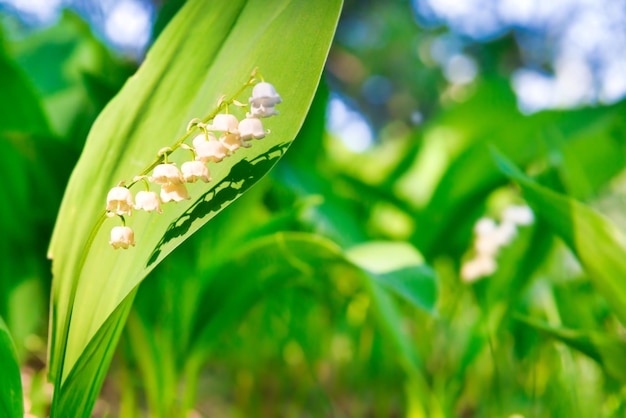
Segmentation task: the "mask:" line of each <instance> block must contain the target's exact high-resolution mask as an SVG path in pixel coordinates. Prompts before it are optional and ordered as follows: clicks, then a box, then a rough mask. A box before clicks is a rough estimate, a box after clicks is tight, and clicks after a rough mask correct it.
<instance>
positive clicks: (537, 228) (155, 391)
mask: <svg viewBox="0 0 626 418" xmlns="http://www.w3.org/2000/svg"><path fill="white" fill-rule="evenodd" d="M174 3H176V2H172V3H171V4H170V6H169V7H170V9H168V10H169V11H168V10H166V12H164V13H167V14H168V16H171V13H172V10H175V9H176V7H175V6H173V4H174ZM353 3H354V2H348V3H347V4H346V8H345V10H344V15H343V17H342V21H341V23H340V27H339V29H338V33H337V38H336V41H335V44H334V46H333V49H332V51H331V55H330V58H329V62H328V65H327V72H326V78H325V80H324V82H323V83H322V84H321V85H320V86H319V88H318V91H317V93H316V97H315V99H314V101H313V104H312V106H311V109H310V111H309V114H308V116H307V119H306V121H305V124H304V126H303V127H302V129H301V131H300V133H299V134H298V137H297V139H296V140H295V142H294V143H293V145H292V146H291V147H290V149H289V150H288V152H287V153H286V155H285V157H284V158H283V159H282V160H281V161H280V162H279V164H278V165H277V166H276V167H275V168H274V169H273V170H272V171H271V173H270V174H269V175H268V176H266V177H265V178H264V179H263V180H261V181H260V182H259V183H258V184H257V185H256V186H255V187H254V188H252V189H251V190H249V191H248V192H247V193H245V194H244V195H243V196H242V197H241V198H240V199H239V200H237V201H236V202H234V203H233V204H232V205H230V206H229V207H228V208H226V209H225V210H224V211H223V212H221V213H220V214H219V216H217V217H216V218H214V219H213V220H211V222H210V223H209V224H208V225H206V226H205V227H204V228H203V229H201V230H200V231H199V232H198V233H197V234H195V235H193V236H192V237H191V238H190V239H189V240H187V241H186V242H184V243H183V244H182V245H181V246H180V247H179V248H177V249H176V250H175V251H174V252H173V253H172V254H171V255H170V256H169V257H167V258H166V259H165V260H164V261H163V263H161V264H160V265H159V266H158V267H157V268H156V269H155V270H154V271H153V272H152V273H151V274H150V276H149V277H148V278H147V279H146V280H145V281H144V282H143V283H142V285H141V287H140V288H139V290H138V291H137V294H136V300H135V303H134V305H133V307H132V311H131V312H130V315H129V319H128V322H127V324H126V328H125V329H124V332H123V336H122V341H121V343H120V345H119V347H118V351H117V353H116V357H115V358H114V360H113V365H112V367H111V369H110V370H109V373H108V378H107V381H106V382H105V385H104V388H103V390H102V392H101V394H100V399H99V401H98V402H97V403H96V407H95V410H94V416H120V417H131V416H151V417H172V416H211V417H230V416H240V417H245V416H259V417H261V416H262V417H275V416H285V417H292V416H293V417H295V416H298V417H302V416H312V417H313V416H315V417H317V416H341V417H343V416H356V417H360V416H368V417H392V416H407V417H422V416H425V417H491V416H502V417H518V416H525V417H553V416H571V417H589V416H601V417H621V416H624V415H626V391H625V390H624V372H623V370H624V367H623V362H624V360H623V358H624V357H625V354H626V352H625V350H626V346H625V342H624V333H623V317H624V314H623V309H624V308H623V304H622V303H621V302H622V301H623V294H624V291H625V290H624V289H626V286H624V284H623V277H624V265H623V263H624V260H626V254H624V241H623V234H624V230H625V228H626V222H624V219H625V218H624V216H623V212H624V203H625V202H626V199H625V193H626V176H625V174H624V173H625V172H624V168H625V163H626V149H625V146H626V142H625V140H624V139H625V138H626V125H625V122H624V118H623V115H624V110H625V109H624V106H626V103H624V102H623V101H622V102H618V103H616V104H614V105H611V106H598V107H594V108H580V109H572V110H559V111H556V110H554V111H546V112H541V113H537V114H534V115H530V116H528V115H523V114H522V113H520V112H519V111H518V110H517V105H516V97H515V95H514V93H513V92H512V89H511V87H510V83H509V80H508V77H509V75H510V70H511V69H512V68H513V67H514V66H515V65H516V63H517V62H519V57H518V56H517V51H516V49H515V45H514V43H513V42H512V40H511V39H510V38H506V37H505V38H503V39H500V40H497V41H494V42H492V43H488V44H484V45H477V46H475V47H474V50H473V51H472V54H473V56H474V58H475V59H476V60H477V62H479V67H480V73H479V75H478V77H477V78H476V79H475V80H474V81H472V82H471V83H470V84H468V85H464V86H451V85H449V84H448V83H447V81H446V80H445V78H444V77H443V76H442V74H441V71H440V69H439V68H438V67H436V66H434V65H433V64H432V62H430V61H428V59H427V58H428V56H427V55H428V54H427V53H426V52H424V51H425V50H426V49H424V48H425V47H424V46H423V45H426V44H428V42H429V41H430V40H432V38H433V36H435V35H436V33H433V32H430V31H426V30H420V29H419V28H418V27H417V26H416V25H415V23H414V22H413V20H412V19H411V16H410V13H409V12H408V11H407V10H406V9H407V8H408V6H407V5H405V4H404V3H402V2H389V3H385V2H379V3H377V2H369V3H368V7H362V8H356V6H354V4H353ZM166 4H169V3H166ZM355 10H356V11H355ZM355 15H357V16H359V17H360V18H365V19H370V20H371V21H372V22H374V23H373V25H374V27H376V28H377V31H378V32H377V36H374V37H372V39H375V40H376V42H372V43H368V42H361V43H351V42H348V41H347V40H348V39H349V37H344V35H345V34H346V33H348V32H349V30H350V26H349V25H350V22H351V20H350V19H351V18H354V17H355ZM163 19H164V20H167V18H165V17H163V18H162V20H157V22H159V23H158V24H159V25H162V26H164V24H163ZM391 21H393V22H394V24H393V25H390V24H388V22H391ZM162 26H159V27H162ZM158 30H160V29H158ZM8 35H10V34H8ZM346 36H347V35H346ZM368 39H369V38H368ZM409 51H412V52H409ZM417 51H421V53H420V54H418V53H417ZM42 63H45V65H43V64H42ZM134 69H135V66H134V64H133V63H129V62H126V61H123V60H120V59H119V58H117V57H115V55H114V54H112V53H111V52H110V51H109V50H108V48H107V47H106V46H105V45H104V44H102V43H101V42H100V41H99V40H97V39H96V38H95V37H94V36H93V35H92V34H91V32H90V30H89V27H88V25H87V24H85V23H84V22H83V21H82V20H81V19H80V18H79V17H78V16H76V15H74V14H72V13H70V12H67V13H65V14H64V16H63V18H62V19H61V20H60V21H59V22H58V24H56V25H55V26H53V27H50V28H48V29H44V30H43V31H41V32H35V33H33V34H32V35H30V36H28V37H25V38H23V39H19V40H13V39H11V38H10V36H7V35H5V39H4V43H3V49H2V51H1V53H0V91H2V92H3V95H2V99H0V143H1V144H2V146H3V150H4V151H5V153H4V157H5V158H4V160H3V163H4V164H2V165H1V166H0V167H1V168H0V170H2V174H3V176H4V178H5V179H9V180H10V181H5V182H4V183H3V184H4V187H5V189H4V190H5V191H6V197H5V198H4V199H3V200H2V202H1V203H0V233H1V234H2V235H3V237H4V239H3V240H1V241H0V246H1V248H0V258H1V260H0V316H1V317H3V318H4V319H5V320H6V324H7V328H8V330H10V332H11V334H12V336H13V340H14V341H15V346H16V351H17V357H18V358H19V363H20V365H21V366H22V370H23V371H24V370H31V371H32V370H40V369H41V368H42V367H43V366H44V365H43V361H44V358H45V341H46V338H47V337H46V330H45V323H46V320H47V314H46V313H47V312H48V309H49V306H48V296H47V295H48V293H49V291H50V280H51V277H50V273H49V270H50V266H49V262H48V261H47V260H46V254H45V251H46V247H47V244H48V241H49V239H50V234H51V228H52V225H53V222H54V219H55V216H56V212H57V210H58V207H59V205H60V201H61V197H62V194H63V190H64V188H65V185H66V183H67V180H68V177H69V174H70V171H71V169H72V167H73V166H74V164H75V163H76V160H77V158H78V155H79V152H80V151H81V149H82V146H83V141H84V138H85V137H86V134H87V131H88V129H89V127H90V126H91V124H92V123H93V120H94V118H95V116H96V115H97V114H98V113H99V112H100V110H101V109H102V108H103V106H104V105H105V104H106V103H107V102H108V101H109V100H110V99H111V97H113V95H114V94H115V93H116V92H117V91H118V90H119V89H120V88H121V87H122V85H123V83H124V82H125V80H126V79H127V77H128V76H130V74H131V73H132V72H133V71H134ZM370 75H384V76H386V77H387V78H389V79H392V80H394V81H395V82H397V83H398V84H399V85H401V86H405V87H406V89H398V90H396V91H399V93H397V95H395V96H392V97H390V98H389V100H388V101H386V102H385V103H382V104H380V103H379V104H377V103H373V104H372V103H366V102H365V101H363V100H361V99H362V97H359V95H360V94H361V93H360V91H361V90H360V89H361V87H362V83H363V82H364V80H366V79H367V78H368V76H370ZM454 89H456V90H454ZM331 92H332V94H336V93H337V92H340V93H341V94H343V95H345V96H351V97H353V98H354V99H355V100H357V101H358V103H360V104H361V105H362V108H361V110H362V111H363V112H364V114H367V115H379V116H380V118H379V119H376V116H373V117H372V118H371V122H372V126H374V128H375V129H376V132H377V133H378V136H377V138H378V142H377V143H376V144H375V145H374V146H372V147H371V148H370V149H368V150H367V151H365V152H362V153H354V152H352V151H350V150H349V149H347V147H345V145H344V144H343V143H342V141H341V140H340V138H337V137H334V136H333V135H332V134H331V133H329V132H328V130H327V129H325V126H326V121H327V109H328V108H327V105H328V102H329V98H330V97H331ZM453 92H455V93H454V94H453ZM417 103H419V105H420V109H421V110H422V112H423V117H424V122H423V123H420V124H417V125H415V124H414V123H413V122H411V109H413V108H414V105H415V104H417ZM494 151H495V152H494ZM494 154H495V155H499V156H500V157H494ZM505 161H506V162H505ZM514 166H515V167H518V168H519V169H516V168H514ZM530 178H532V179H533V180H530ZM524 198H527V199H528V203H529V204H530V206H531V207H532V208H533V210H534V212H535V222H534V223H533V224H532V225H529V226H526V227H522V228H520V229H519V230H518V232H517V235H516V236H515V238H514V239H513V241H512V242H511V244H510V245H508V246H506V247H504V248H502V250H501V251H500V253H499V255H498V256H497V263H498V268H497V270H496V271H495V272H494V273H493V274H491V275H488V276H487V277H484V278H483V279H481V280H478V281H475V282H470V283H468V282H467V281H463V280H462V278H461V275H460V271H461V268H462V265H463V263H464V262H466V261H467V260H468V259H470V258H471V257H472V256H473V255H474V254H473V251H474V250H473V242H474V239H475V234H474V233H473V232H472V231H473V228H474V225H475V224H476V221H477V220H478V219H480V218H481V217H485V216H488V217H492V218H496V219H497V218H499V216H500V214H501V213H502V211H503V209H504V208H506V207H508V206H509V205H511V204H520V203H523V202H524ZM574 199H576V200H574ZM579 201H582V202H583V203H579ZM594 208H600V209H601V210H602V212H603V213H604V215H605V216H606V218H605V217H602V216H600V215H598V214H597V212H596V211H595V210H594ZM1 331H2V333H1V335H2V336H4V335H5V333H4V328H3V329H2V330H1ZM6 335H8V334H6ZM1 340H5V338H4V337H3V338H2V339H1ZM1 342H2V341H0V343H1ZM102 343H103V344H105V343H106V341H102ZM7 346H8V344H5V345H4V346H0V354H3V353H5V351H3V350H4V347H7ZM7 352H8V351H7ZM4 358H5V357H4V355H3V356H2V358H0V361H4ZM3 364H4V363H3ZM2 370H5V369H4V367H3V368H2ZM2 379H4V374H3V375H2V377H1V378H0V387H4V386H3V384H6V382H8V381H9V380H8V379H7V380H2ZM13 380H15V379H14V378H13ZM33 387H37V385H35V384H33ZM24 392H25V393H27V394H28V396H30V397H31V401H32V402H31V403H32V404H33V405H35V404H36V403H37V401H36V397H37V396H41V393H42V392H43V389H41V388H39V389H35V390H26V388H25V389H24ZM38 394H39V395H38ZM3 399H4V398H3ZM3 405H4V404H3V403H2V402H1V400H0V407H1V406H3ZM31 411H33V412H35V411H34V409H32V410H31ZM192 411H193V412H192ZM36 413H37V414H38V415H40V416H44V415H45V414H46V411H45V409H44V408H40V410H39V412H36ZM185 414H190V415H185Z"/></svg>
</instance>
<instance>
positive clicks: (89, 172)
mask: <svg viewBox="0 0 626 418" xmlns="http://www.w3.org/2000/svg"><path fill="white" fill-rule="evenodd" d="M340 8H341V2H340V1H337V0H325V1H322V2H303V1H289V0H282V1H277V2H274V3H273V4H272V5H271V7H269V6H268V4H267V2H263V1H259V0H251V1H248V2H245V1H243V0H235V1H229V2H220V1H202V0H194V1H189V2H187V3H186V4H185V6H184V7H183V8H182V9H181V11H180V12H179V13H178V14H177V15H176V17H175V18H174V19H173V20H172V21H171V23H170V24H169V25H168V27H167V28H166V29H165V30H164V31H163V32H162V34H161V36H160V37H159V39H158V40H157V41H156V43H155V44H154V46H153V48H152V49H151V50H150V52H149V53H148V55H147V57H146V60H145V62H144V64H143V65H142V66H141V67H140V69H139V70H138V72H137V74H136V75H135V76H133V77H132V78H131V79H130V80H129V81H128V82H127V84H126V85H125V86H124V88H123V89H122V91H121V92H120V94H118V96H116V97H115V99H114V100H113V101H112V102H111V103H110V104H109V105H108V106H107V107H106V108H105V110H104V111H103V112H102V114H101V115H100V116H99V118H98V119H97V121H96V123H95V124H94V126H93V128H92V130H91V132H90V135H89V137H88V140H87V144H86V147H85V150H84V152H83V155H82V156H81V159H80V161H79V163H78V165H77V167H76V169H75V171H74V173H73V176H72V178H71V180H70V183H69V185H68V188H67V190H66V194H65V197H64V200H63V204H62V207H61V211H60V213H59V217H58V219H57V224H56V227H55V231H54V235H53V239H52V243H51V245H50V256H51V257H52V258H53V274H54V283H53V295H52V317H51V340H50V373H51V376H52V377H53V379H54V381H55V383H56V385H57V391H56V393H55V395H56V397H63V394H64V392H66V389H65V388H66V387H67V388H68V389H67V390H69V388H70V387H74V388H80V389H77V390H79V392H81V394H80V395H76V394H74V395H73V396H75V397H76V396H82V394H85V396H87V394H89V393H91V394H93V393H94V390H93V388H94V387H95V388H99V385H100V384H101V378H102V375H101V374H95V373H93V372H92V369H93V367H92V366H91V364H98V363H100V362H102V361H103V360H105V359H106V358H108V353H109V351H108V350H112V348H113V347H114V345H115V344H110V343H107V344H108V345H109V346H110V347H109V349H108V350H104V351H103V350H102V349H100V348H99V349H98V350H96V351H95V353H96V354H94V353H92V355H91V356H90V357H89V358H85V357H81V356H83V355H84V354H83V353H84V352H85V349H86V347H88V345H89V344H91V341H92V339H93V337H94V336H95V335H96V334H97V333H98V332H99V330H100V329H101V327H103V326H105V325H106V323H107V321H108V319H109V317H110V316H111V314H112V313H113V312H126V307H125V306H124V307H123V305H125V304H130V303H131V302H132V295H133V294H134V293H133V290H134V289H136V287H137V285H138V284H139V283H140V282H141V280H142V279H143V278H144V277H145V276H146V275H147V274H148V273H149V272H150V271H151V270H152V269H153V268H154V267H155V266H156V265H157V264H158V263H159V262H160V261H161V260H163V258H164V257H166V256H167V255H168V254H169V253H170V252H171V251H172V250H173V249H174V248H175V247H177V246H178V245H179V244H180V243H181V242H182V241H183V240H184V239H185V238H187V237H188V236H189V235H191V234H192V233H194V232H195V231H197V230H198V229H199V228H200V227H201V226H202V225H204V224H205V223H206V222H207V221H208V220H209V219H211V218H212V217H213V216H214V215H215V214H216V213H217V212H219V211H220V210H221V209H222V208H224V207H225V206H226V205H228V204H229V203H230V202H231V201H232V200H234V199H236V198H237V197H238V196H239V195H241V194H242V193H243V192H244V191H246V190H247V189H248V188H249V187H250V186H252V184H253V183H255V182H256V181H257V180H258V179H259V178H260V177H262V176H263V175H264V174H265V173H266V172H267V171H268V170H269V169H270V168H271V167H272V165H273V164H274V163H275V162H276V161H277V159H278V158H280V157H281V156H282V154H283V153H284V152H285V150H286V148H287V147H288V146H289V143H290V142H291V141H292V140H293V138H294V137H295V135H296V133H297V132H298V130H299V129H300V126H301V125H302V122H303V120H304V117H305V115H306V112H307V110H308V107H309V105H310V103H311V100H312V98H313V94H314V92H315V89H316V87H317V84H318V82H319V78H320V74H321V71H322V67H323V64H324V61H325V59H326V55H327V53H328V49H329V46H330V42H331V40H332V36H333V33H334V28H335V25H336V23H337V19H338V15H339V11H340ZM255 67H258V68H259V70H260V72H261V73H262V75H263V76H264V78H265V79H266V80H267V81H270V82H272V83H273V84H274V85H275V86H276V88H277V90H278V92H279V93H280V94H281V96H282V98H283V101H284V103H283V104H282V105H280V112H281V114H280V115H279V116H277V117H274V118H272V119H271V120H267V123H266V127H267V128H270V129H271V131H272V133H271V134H270V135H268V136H267V137H266V138H265V139H264V140H263V141H255V143H254V145H253V146H252V147H251V148H249V149H240V150H238V151H237V152H236V153H235V154H234V155H233V156H232V157H230V158H229V159H227V160H225V161H223V162H221V163H219V164H214V165H212V166H211V174H212V178H213V181H212V182H210V183H208V184H204V183H203V184H195V185H191V186H190V187H189V191H190V195H191V196H192V199H191V200H190V201H188V202H181V203H179V204H169V205H166V206H165V207H164V213H163V214H162V215H154V214H152V215H151V214H146V213H136V214H134V215H133V216H132V217H130V218H129V219H128V220H127V222H128V225H129V226H131V227H132V228H133V229H134V231H135V237H136V240H137V246H136V247H134V248H131V249H130V250H127V251H114V250H112V249H111V247H110V246H109V245H108V240H109V231H110V228H111V227H113V226H115V225H117V224H119V221H117V220H111V219H104V210H103V209H104V203H105V198H106V194H107V191H108V190H109V189H110V188H111V187H113V186H115V185H116V184H117V183H118V182H119V181H120V180H127V181H128V180H131V179H132V178H133V177H134V176H135V175H137V174H139V173H140V172H141V171H142V170H144V169H146V167H148V166H150V165H151V164H153V163H154V162H155V156H156V152H157V151H158V150H159V149H160V148H162V147H165V146H171V145H172V144H173V143H174V142H175V141H176V139H177V138H180V137H182V136H183V135H184V134H185V130H186V125H187V122H188V121H189V120H191V119H192V118H194V117H201V118H202V117H206V116H207V115H209V114H210V112H212V111H214V109H215V106H216V103H217V101H218V99H219V98H220V97H221V96H222V95H223V94H226V95H227V96H228V97H231V96H232V95H233V94H235V93H236V92H237V91H238V90H239V89H240V88H241V86H242V85H243V84H244V83H245V82H246V81H247V80H248V77H249V74H250V72H251V70H252V69H253V68H255ZM245 93H246V94H248V93H249V90H247V91H246V92H245ZM238 99H239V100H240V101H246V99H247V96H245V95H242V96H240V97H238ZM231 111H232V112H233V113H235V114H237V115H238V116H240V117H241V116H243V112H241V111H238V109H231ZM237 112H239V113H237ZM183 157H188V155H187V154H184V153H180V154H179V153H175V154H173V155H172V158H171V159H170V160H171V161H175V162H177V163H179V164H180V163H181V162H182V161H184V160H183ZM103 220H104V224H103V225H101V223H102V221H103ZM116 316H117V315H116ZM114 320H115V322H119V318H114ZM111 335H113V339H114V341H116V339H117V336H119V333H112V334H111ZM77 363H81V364H82V363H89V364H83V365H82V366H81V370H82V371H83V372H81V371H80V370H79V371H73V368H74V367H75V365H76V364H77ZM68 376H71V378H70V377H68ZM96 376H97V377H98V379H95V377H96ZM70 379H71V380H70ZM94 379H95V380H94ZM77 381H78V382H80V383H82V384H83V386H81V384H80V383H78V384H77V383H76V382H77ZM95 392H97V390H96V391H95ZM93 399H95V398H90V401H88V402H86V403H84V405H85V406H84V408H83V409H80V410H79V411H75V410H73V411H72V412H71V415H72V416H85V415H88V413H89V410H90V407H91V404H92V401H93ZM76 402H77V403H79V404H83V403H82V401H81V402H78V401H76ZM58 405H59V404H58V403H55V405H53V415H54V414H55V413H57V414H59V415H64V416H66V415H67V414H69V413H70V412H68V411H67V410H63V409H59V407H58ZM67 405H68V407H69V405H70V403H67Z"/></svg>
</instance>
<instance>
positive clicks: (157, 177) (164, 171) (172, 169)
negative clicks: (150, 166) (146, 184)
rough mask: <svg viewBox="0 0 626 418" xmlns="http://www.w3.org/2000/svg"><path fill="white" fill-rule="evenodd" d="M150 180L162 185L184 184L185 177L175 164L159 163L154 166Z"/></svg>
mask: <svg viewBox="0 0 626 418" xmlns="http://www.w3.org/2000/svg"><path fill="white" fill-rule="evenodd" d="M150 181H152V182H153V183H156V184H161V185H164V184H182V183H183V182H184V181H185V179H183V176H182V174H181V173H180V170H179V169H178V168H177V167H176V166H175V165H174V164H159V165H157V166H156V167H154V171H153V172H152V177H150Z"/></svg>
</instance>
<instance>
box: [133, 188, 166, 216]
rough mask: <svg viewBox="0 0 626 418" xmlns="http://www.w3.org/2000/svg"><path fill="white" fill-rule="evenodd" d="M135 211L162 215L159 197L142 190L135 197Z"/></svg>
mask: <svg viewBox="0 0 626 418" xmlns="http://www.w3.org/2000/svg"><path fill="white" fill-rule="evenodd" d="M135 209H143V210H145V211H146V212H152V211H153V210H155V211H157V212H158V213H163V211H162V210H161V202H160V201H159V196H158V195H157V194H156V193H155V192H149V191H145V190H142V191H140V192H137V194H136V195H135Z"/></svg>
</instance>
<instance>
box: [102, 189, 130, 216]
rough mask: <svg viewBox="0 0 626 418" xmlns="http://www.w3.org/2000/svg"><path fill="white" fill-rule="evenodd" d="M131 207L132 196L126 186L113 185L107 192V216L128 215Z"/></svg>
mask: <svg viewBox="0 0 626 418" xmlns="http://www.w3.org/2000/svg"><path fill="white" fill-rule="evenodd" d="M132 207H133V196H132V194H131V193H130V190H128V189H127V188H126V187H120V186H118V187H114V188H112V189H111V190H109V193H108V194H107V211H108V214H107V215H108V216H114V215H130V214H131V209H132Z"/></svg>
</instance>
